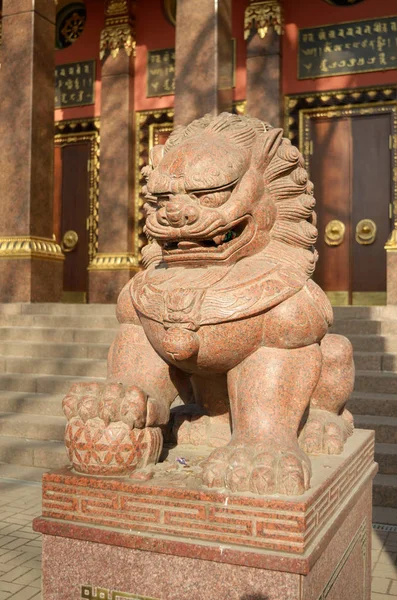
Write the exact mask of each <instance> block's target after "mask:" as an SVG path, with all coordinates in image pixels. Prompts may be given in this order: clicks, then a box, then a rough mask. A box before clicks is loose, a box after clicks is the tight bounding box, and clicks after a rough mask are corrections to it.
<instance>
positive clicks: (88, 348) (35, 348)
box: [0, 341, 110, 360]
mask: <svg viewBox="0 0 397 600" xmlns="http://www.w3.org/2000/svg"><path fill="white" fill-rule="evenodd" d="M109 346H110V344H82V343H78V342H74V343H68V344H53V343H51V342H47V343H45V344H43V343H42V342H41V343H40V342H20V341H8V342H4V341H0V356H7V357H17V356H20V357H22V356H23V357H32V358H33V357H36V358H58V357H59V358H95V359H101V360H106V358H107V355H108V351H109Z"/></svg>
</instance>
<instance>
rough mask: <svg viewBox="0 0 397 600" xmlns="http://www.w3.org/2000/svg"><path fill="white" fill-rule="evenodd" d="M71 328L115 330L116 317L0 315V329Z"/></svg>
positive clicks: (116, 324)
mask: <svg viewBox="0 0 397 600" xmlns="http://www.w3.org/2000/svg"><path fill="white" fill-rule="evenodd" d="M11 326H12V327H54V328H59V327H71V328H74V329H80V328H85V329H92V328H100V329H115V328H117V326H118V322H117V319H116V316H115V315H114V316H112V315H92V316H91V315H89V314H88V315H46V314H38V315H36V314H31V315H29V314H17V315H4V314H0V327H11Z"/></svg>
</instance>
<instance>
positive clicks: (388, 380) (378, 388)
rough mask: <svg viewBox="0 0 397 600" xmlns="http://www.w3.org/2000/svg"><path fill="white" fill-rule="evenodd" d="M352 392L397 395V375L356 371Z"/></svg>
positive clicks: (384, 372)
mask: <svg viewBox="0 0 397 600" xmlns="http://www.w3.org/2000/svg"><path fill="white" fill-rule="evenodd" d="M354 391H355V392H366V393H371V392H374V393H377V394H397V373H390V372H388V371H383V372H382V373H379V372H377V371H360V370H357V371H356V381H355V385H354Z"/></svg>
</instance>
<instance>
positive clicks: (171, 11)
mask: <svg viewBox="0 0 397 600" xmlns="http://www.w3.org/2000/svg"><path fill="white" fill-rule="evenodd" d="M163 6H164V12H165V16H166V17H167V20H168V21H169V22H170V23H171V25H173V26H174V27H175V25H176V0H164V2H163Z"/></svg>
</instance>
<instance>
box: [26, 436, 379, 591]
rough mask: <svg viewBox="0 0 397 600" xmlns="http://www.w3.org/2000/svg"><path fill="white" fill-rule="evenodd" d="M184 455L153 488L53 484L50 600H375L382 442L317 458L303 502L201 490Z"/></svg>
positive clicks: (359, 440) (101, 482)
mask: <svg viewBox="0 0 397 600" xmlns="http://www.w3.org/2000/svg"><path fill="white" fill-rule="evenodd" d="M183 450H184V449H183V448H181V447H179V448H178V454H177V456H181V455H182V456H187V463H188V466H187V467H183V466H178V467H177V468H176V467H175V456H174V455H173V453H172V452H171V453H170V455H169V457H168V459H167V461H168V464H169V465H170V468H169V469H168V468H164V467H163V468H161V469H160V470H159V472H158V474H157V475H155V476H154V478H153V479H152V480H150V481H145V482H136V481H134V480H132V479H126V478H103V477H90V476H83V475H78V474H75V473H73V472H72V471H71V470H68V469H65V470H62V471H58V472H54V473H50V474H46V475H45V476H44V478H43V515H42V517H39V518H37V519H35V521H34V529H35V531H40V532H41V533H42V534H43V598H44V600H72V599H73V600H80V599H84V598H87V599H90V600H110V599H112V600H119V599H121V598H146V599H156V600H157V599H161V600H171V599H172V600H204V599H206V600H369V599H370V589H371V586H370V572H371V564H370V561H371V548H370V543H371V512H372V494H371V492H372V479H373V477H374V475H375V473H376V464H375V463H374V460H373V457H374V435H373V432H370V431H362V430H357V431H355V433H354V435H353V436H352V437H351V438H350V439H349V440H348V441H347V443H346V446H345V450H344V453H343V454H342V455H341V456H322V457H314V458H312V468H313V476H312V486H311V489H310V490H309V491H308V492H306V493H305V494H304V495H303V496H299V497H294V498H289V497H287V496H280V495H277V496H266V497H260V496H255V495H253V494H250V493H246V494H242V493H236V494H233V493H230V492H227V491H223V490H210V489H208V488H204V487H202V486H200V484H199V480H198V479H197V470H195V467H194V466H192V467H191V466H190V465H194V461H193V459H192V460H190V458H189V452H192V449H191V448H190V450H189V448H186V449H185V450H186V451H185V452H184V454H181V452H182V451H183ZM196 453H197V450H196Z"/></svg>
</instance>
